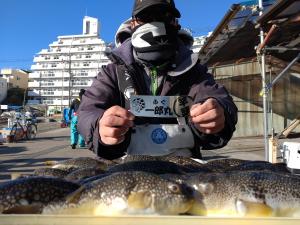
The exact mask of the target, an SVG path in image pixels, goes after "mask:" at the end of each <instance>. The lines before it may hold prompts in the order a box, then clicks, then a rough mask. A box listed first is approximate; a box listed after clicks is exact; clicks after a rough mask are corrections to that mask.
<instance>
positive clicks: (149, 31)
mask: <svg viewBox="0 0 300 225" xmlns="http://www.w3.org/2000/svg"><path fill="white" fill-rule="evenodd" d="M177 32H178V30H177V29H176V27H175V26H172V25H167V24H164V23H162V22H151V23H145V24H143V25H140V26H138V27H136V29H135V30H134V32H133V34H132V38H131V40H132V45H133V47H134V49H135V51H136V54H137V57H138V58H139V59H141V60H144V61H148V62H152V63H154V64H162V63H164V62H166V61H167V60H170V59H171V58H172V57H173V56H174V55H175V52H176V48H177Z"/></svg>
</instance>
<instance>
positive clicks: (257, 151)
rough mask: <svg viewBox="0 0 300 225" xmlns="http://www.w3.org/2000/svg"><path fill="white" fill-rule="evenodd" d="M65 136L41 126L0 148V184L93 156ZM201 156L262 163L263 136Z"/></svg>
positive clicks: (64, 130) (235, 141) (56, 129)
mask: <svg viewBox="0 0 300 225" xmlns="http://www.w3.org/2000/svg"><path fill="white" fill-rule="evenodd" d="M69 134H70V129H69V128H60V127H59V125H58V124H56V123H41V124H38V134H37V137H36V139H34V140H30V141H28V140H22V141H18V142H17V143H4V144H3V145H0V183H1V182H4V181H7V180H10V179H11V177H15V176H18V175H20V174H31V173H32V172H33V171H34V169H36V168H39V167H45V162H46V161H49V160H50V161H51V160H53V161H57V160H65V159H69V158H76V157H82V156H88V157H93V156H95V155H94V154H93V152H91V151H89V150H88V149H75V150H73V149H71V147H70V141H69ZM283 141H298V142H299V141H300V139H299V138H296V139H280V142H281V143H282V142H283ZM202 155H203V158H204V160H210V159H219V158H239V159H247V160H264V140H263V137H247V138H233V139H231V141H230V142H229V143H228V145H227V146H225V147H224V148H221V149H216V150H209V151H202Z"/></svg>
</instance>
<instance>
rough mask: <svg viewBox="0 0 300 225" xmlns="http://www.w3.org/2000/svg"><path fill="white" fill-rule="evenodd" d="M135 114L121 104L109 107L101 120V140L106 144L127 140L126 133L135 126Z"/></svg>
mask: <svg viewBox="0 0 300 225" xmlns="http://www.w3.org/2000/svg"><path fill="white" fill-rule="evenodd" d="M133 120H134V115H133V114H132V113H131V112H129V111H128V110H126V109H124V108H122V107H120V106H112V107H111V108H109V109H107V110H106V111H105V112H104V114H103V116H102V118H101V119H100V121H99V134H100V138H101V141H102V142H103V143H104V144H106V145H116V144H119V143H121V142H123V141H124V140H125V134H126V133H127V131H128V130H129V128H130V127H132V126H133V124H134V123H133Z"/></svg>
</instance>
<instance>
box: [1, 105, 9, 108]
mask: <svg viewBox="0 0 300 225" xmlns="http://www.w3.org/2000/svg"><path fill="white" fill-rule="evenodd" d="M0 108H1V109H8V106H7V105H1V106H0Z"/></svg>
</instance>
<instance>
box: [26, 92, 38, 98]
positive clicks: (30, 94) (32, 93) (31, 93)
mask: <svg viewBox="0 0 300 225" xmlns="http://www.w3.org/2000/svg"><path fill="white" fill-rule="evenodd" d="M28 96H29V97H36V96H40V93H39V91H28Z"/></svg>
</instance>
